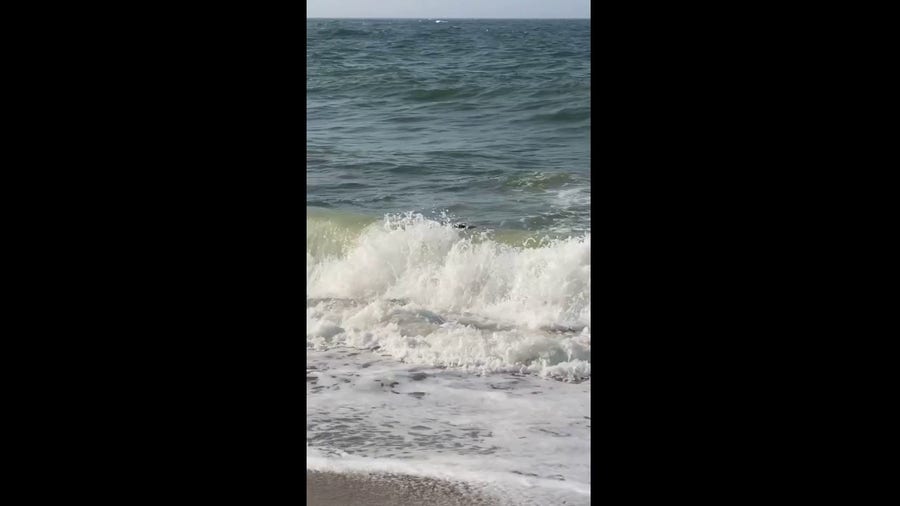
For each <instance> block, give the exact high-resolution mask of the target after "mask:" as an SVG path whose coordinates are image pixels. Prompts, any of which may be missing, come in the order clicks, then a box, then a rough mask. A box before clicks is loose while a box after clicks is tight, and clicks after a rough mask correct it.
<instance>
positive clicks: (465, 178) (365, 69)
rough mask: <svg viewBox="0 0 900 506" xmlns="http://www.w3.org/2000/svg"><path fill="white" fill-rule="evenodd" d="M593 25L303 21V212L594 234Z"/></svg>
mask: <svg viewBox="0 0 900 506" xmlns="http://www.w3.org/2000/svg"><path fill="white" fill-rule="evenodd" d="M590 57H591V50H590V20H446V21H445V22H441V23H436V22H435V20H348V19H341V20H324V19H310V20H307V55H306V65H307V90H306V91H307V98H306V100H307V117H306V127H307V141H306V142H307V196H306V198H307V206H310V207H318V208H327V209H334V210H342V211H346V212H351V213H355V214H359V215H362V216H371V217H373V218H375V219H379V218H381V217H382V216H384V215H385V214H387V213H400V212H408V211H413V212H417V213H422V214H423V215H425V216H428V217H435V218H436V217H438V216H439V215H440V214H441V213H445V215H446V216H449V217H450V218H451V219H452V221H454V222H464V223H466V224H469V225H475V226H478V227H481V228H482V229H484V228H490V229H495V230H520V231H539V232H550V233H553V234H554V235H555V236H573V235H583V234H584V233H586V232H590V177H591V174H590V157H591V151H590V135H591V91H590V86H591V65H590Z"/></svg>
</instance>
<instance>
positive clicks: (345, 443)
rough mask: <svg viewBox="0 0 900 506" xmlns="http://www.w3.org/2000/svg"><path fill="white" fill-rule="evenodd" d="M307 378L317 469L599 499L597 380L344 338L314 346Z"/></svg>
mask: <svg viewBox="0 0 900 506" xmlns="http://www.w3.org/2000/svg"><path fill="white" fill-rule="evenodd" d="M379 351H380V350H379ZM306 382H307V406H306V411H307V469H308V470H313V471H326V472H338V473H375V474H384V473H391V474H397V475H413V476H422V477H428V478H434V479H439V480H445V481H448V482H464V483H466V484H468V485H469V486H468V488H469V489H470V490H474V491H478V492H481V493H483V494H485V495H488V496H491V497H493V498H496V499H497V500H498V501H497V502H498V503H499V504H515V505H524V504H529V505H531V504H534V505H538V504H540V505H543V504H568V505H581V504H584V505H586V504H590V481H591V479H590V430H591V417H590V380H588V381H586V382H583V383H577V384H575V383H564V382H558V381H546V380H544V379H541V378H538V377H536V376H533V375H520V374H500V373H493V374H488V375H472V374H468V373H466V372H465V371H463V370H461V369H457V368H441V367H426V366H417V365H412V364H404V363H398V362H397V361H396V360H394V359H393V358H392V357H391V356H390V355H389V354H383V353H378V352H373V351H365V350H356V349H352V348H346V347H338V348H332V349H330V350H322V351H315V350H311V351H309V352H308V354H307V378H306Z"/></svg>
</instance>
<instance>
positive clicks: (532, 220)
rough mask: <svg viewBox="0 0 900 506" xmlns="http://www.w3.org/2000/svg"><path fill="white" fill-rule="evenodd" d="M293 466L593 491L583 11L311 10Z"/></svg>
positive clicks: (526, 500) (534, 497)
mask: <svg viewBox="0 0 900 506" xmlns="http://www.w3.org/2000/svg"><path fill="white" fill-rule="evenodd" d="M306 48H307V49H306V50H307V54H306V66H307V89H306V105H307V117H306V128H307V138H306V146H307V160H306V161H307V169H306V170H307V172H306V174H307V175H306V183H307V189H306V206H307V208H306V211H307V217H306V224H307V235H306V282H307V283H306V290H307V292H306V318H307V321H306V328H307V335H306V346H307V378H306V381H307V466H308V468H309V469H312V470H336V471H352V470H360V471H380V472H396V473H406V474H418V475H425V476H430V477H437V478H445V479H452V480H461V481H465V482H467V483H468V484H470V485H472V486H477V487H482V488H483V489H484V491H485V492H486V493H489V494H492V495H493V496H495V497H498V498H502V499H503V500H505V501H508V502H509V503H510V504H561V503H562V501H566V504H588V503H589V502H590V424H591V421H590V393H591V387H590V385H591V281H590V270H591V214H590V211H591V187H590V180H591V173H590V156H591V152H590V135H591V91H590V90H591V50H590V20H474V19H446V20H443V19H404V20H361V19H340V20H337V19H308V20H307V46H306Z"/></svg>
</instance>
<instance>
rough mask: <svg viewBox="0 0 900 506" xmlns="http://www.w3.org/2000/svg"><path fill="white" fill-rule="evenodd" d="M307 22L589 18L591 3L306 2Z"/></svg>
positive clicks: (470, 0) (457, 0) (573, 0)
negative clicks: (389, 19) (403, 19)
mask: <svg viewBox="0 0 900 506" xmlns="http://www.w3.org/2000/svg"><path fill="white" fill-rule="evenodd" d="M306 17H308V18H432V19H434V18H590V17H591V0H306Z"/></svg>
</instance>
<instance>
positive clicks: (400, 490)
mask: <svg viewBox="0 0 900 506" xmlns="http://www.w3.org/2000/svg"><path fill="white" fill-rule="evenodd" d="M306 502H307V504H308V505H309V506H345V505H351V504H366V505H369V506H414V505H415V506H419V505H422V504H428V505H429V506H463V505H473V506H497V505H499V504H500V503H499V502H498V501H497V500H495V499H493V498H490V497H487V496H485V495H484V494H481V493H478V492H476V491H475V490H472V489H471V488H470V487H469V486H468V485H467V484H465V483H463V482H451V481H445V480H439V479H435V478H425V477H421V476H412V475H400V474H388V473H365V474H364V473H337V472H331V471H310V470H309V469H307V470H306Z"/></svg>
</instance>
